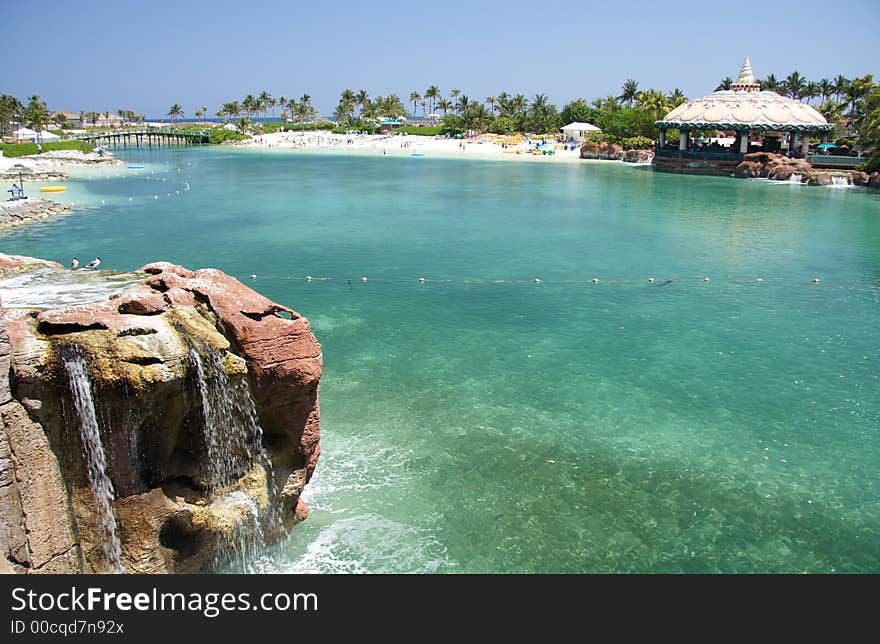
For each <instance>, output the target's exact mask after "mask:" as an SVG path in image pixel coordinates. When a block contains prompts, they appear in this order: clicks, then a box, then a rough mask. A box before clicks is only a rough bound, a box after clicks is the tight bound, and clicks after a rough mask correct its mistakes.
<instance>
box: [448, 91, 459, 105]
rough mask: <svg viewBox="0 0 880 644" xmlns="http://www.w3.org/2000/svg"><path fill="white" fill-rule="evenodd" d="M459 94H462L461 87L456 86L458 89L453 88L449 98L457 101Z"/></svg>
mask: <svg viewBox="0 0 880 644" xmlns="http://www.w3.org/2000/svg"><path fill="white" fill-rule="evenodd" d="M459 96H461V90H460V89H457V88H456V89H454V90H452V91H451V92H449V98H451V99H452V101H453V102H455V99H457V98H458V97H459Z"/></svg>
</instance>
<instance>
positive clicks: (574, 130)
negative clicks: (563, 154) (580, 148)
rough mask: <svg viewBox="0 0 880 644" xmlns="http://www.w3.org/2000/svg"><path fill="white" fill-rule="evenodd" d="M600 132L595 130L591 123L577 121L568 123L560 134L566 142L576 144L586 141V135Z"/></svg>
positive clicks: (597, 129)
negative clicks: (574, 142) (575, 142)
mask: <svg viewBox="0 0 880 644" xmlns="http://www.w3.org/2000/svg"><path fill="white" fill-rule="evenodd" d="M601 131H602V130H601V129H599V128H597V127H596V126H595V125H593V124H592V123H579V122H577V121H575V122H574V123H569V124H568V125H566V126H565V127H563V128H562V133H563V134H564V135H565V139H566V141H577V142H582V141H584V140H586V138H587V134H589V133H590V132H601Z"/></svg>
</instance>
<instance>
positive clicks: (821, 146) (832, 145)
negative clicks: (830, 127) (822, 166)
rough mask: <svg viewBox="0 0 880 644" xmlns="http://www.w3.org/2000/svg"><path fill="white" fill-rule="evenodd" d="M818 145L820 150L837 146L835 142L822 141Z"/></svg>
mask: <svg viewBox="0 0 880 644" xmlns="http://www.w3.org/2000/svg"><path fill="white" fill-rule="evenodd" d="M816 147H817V148H819V149H820V150H827V149H828V148H836V147H837V146H836V145H834V144H833V143H821V144H820V145H817V146H816Z"/></svg>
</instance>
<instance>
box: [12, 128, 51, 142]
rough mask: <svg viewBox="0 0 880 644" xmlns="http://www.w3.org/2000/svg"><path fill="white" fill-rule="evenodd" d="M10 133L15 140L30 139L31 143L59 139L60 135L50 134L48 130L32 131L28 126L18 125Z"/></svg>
mask: <svg viewBox="0 0 880 644" xmlns="http://www.w3.org/2000/svg"><path fill="white" fill-rule="evenodd" d="M12 135H13V136H14V137H15V138H16V140H17V141H30V142H32V143H37V142H40V141H42V142H44V143H45V142H46V141H60V140H61V137H60V136H58V135H57V134H52V133H51V132H50V131H49V130H43V131H42V132H39V133H37V132H34V131H33V130H32V129H30V128H29V127H20V128H18V129H17V130H16V131H15V132H13V133H12Z"/></svg>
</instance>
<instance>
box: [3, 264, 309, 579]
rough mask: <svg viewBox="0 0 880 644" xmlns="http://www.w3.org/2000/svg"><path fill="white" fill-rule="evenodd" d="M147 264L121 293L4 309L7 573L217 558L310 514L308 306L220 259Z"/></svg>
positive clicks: (169, 568)
mask: <svg viewBox="0 0 880 644" xmlns="http://www.w3.org/2000/svg"><path fill="white" fill-rule="evenodd" d="M20 259H21V260H23V263H32V262H33V261H37V260H31V259H30V258H20ZM141 271H143V274H144V279H143V280H142V281H141V282H140V283H137V284H136V285H135V286H133V287H130V288H128V289H127V290H125V291H123V292H122V294H121V295H119V296H117V297H114V298H112V299H110V300H106V301H102V302H95V303H89V304H81V305H73V306H66V307H62V308H54V309H46V310H36V309H0V326H2V328H0V418H2V430H3V431H2V432H0V544H2V548H3V553H2V554H3V556H2V557H0V567H2V568H3V569H4V570H5V571H7V572H9V571H14V572H19V573H34V572H36V573H41V572H117V571H119V570H120V569H121V570H124V571H126V572H144V573H148V572H149V573H152V572H196V571H202V570H206V569H210V567H211V566H213V565H215V564H216V563H217V562H219V561H222V560H223V559H224V558H227V557H230V556H235V555H236V554H240V553H241V552H242V551H246V550H248V549H249V548H253V547H259V546H260V545H262V544H264V543H266V542H269V541H272V540H275V539H278V538H279V537H281V536H283V535H285V534H286V533H287V531H288V530H289V529H290V528H291V527H292V526H293V525H294V524H296V523H297V522H299V521H301V520H302V519H303V518H305V515H306V508H305V505H304V504H303V503H302V501H301V500H300V494H301V493H302V490H303V488H304V486H305V485H306V483H307V482H308V480H309V478H310V477H311V475H312V472H313V471H314V468H315V465H316V463H317V460H318V456H319V454H320V446H319V442H318V440H319V409H318V383H319V379H320V376H321V369H322V356H321V347H320V344H319V343H318V342H317V340H316V339H315V337H314V335H312V333H311V330H310V328H309V323H308V321H307V320H306V319H305V318H303V317H302V316H300V315H299V314H297V313H296V312H294V311H293V310H291V309H289V308H287V307H284V306H281V305H279V304H276V303H274V302H272V301H270V300H268V299H267V298H265V297H263V296H261V295H259V294H258V293H256V292H254V291H253V290H251V289H250V288H248V287H246V286H244V285H243V284H241V283H240V282H238V281H237V280H235V279H234V278H232V277H230V276H228V275H226V274H224V273H222V272H221V271H218V270H213V269H205V270H199V271H195V272H193V271H189V270H187V269H185V268H182V267H180V266H173V265H171V264H167V263H158V264H150V265H148V266H145V267H143V268H142V269H141ZM90 410H91V411H90ZM103 498H106V499H107V502H106V503H105V502H104V501H102V499H103ZM114 541H118V544H116V545H114V543H113V542H114ZM116 558H118V563H117V562H115V561H114V559H116Z"/></svg>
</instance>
